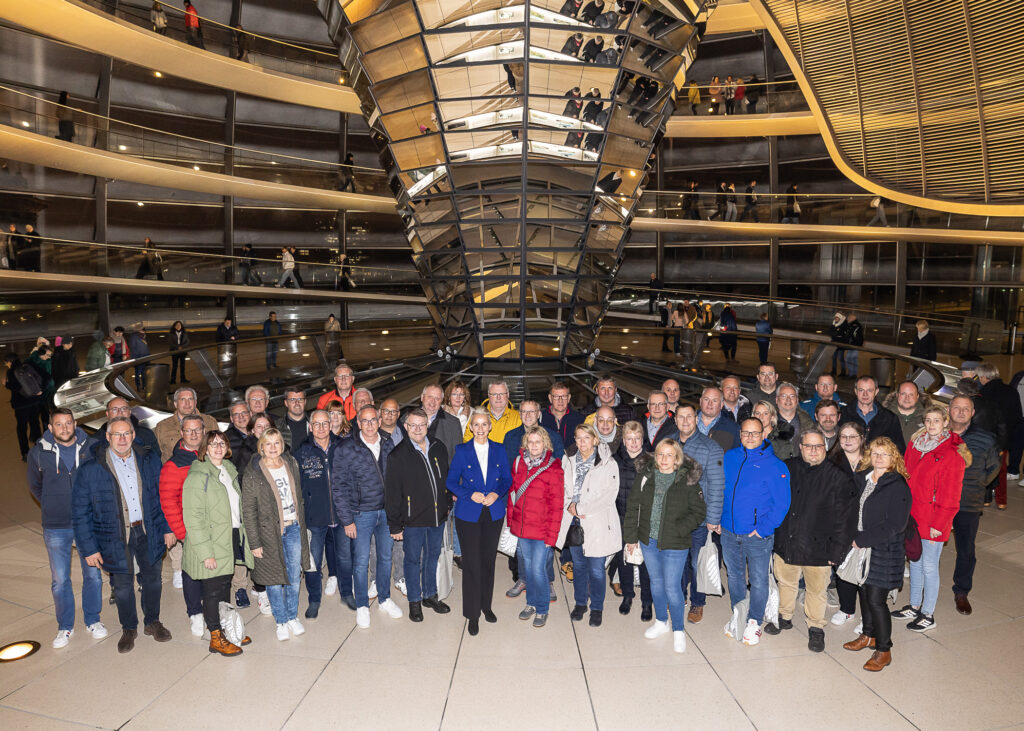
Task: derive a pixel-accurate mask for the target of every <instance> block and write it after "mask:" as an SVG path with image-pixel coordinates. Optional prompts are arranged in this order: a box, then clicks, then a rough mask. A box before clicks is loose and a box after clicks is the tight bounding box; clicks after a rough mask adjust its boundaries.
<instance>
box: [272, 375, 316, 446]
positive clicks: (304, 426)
mask: <svg viewBox="0 0 1024 731" xmlns="http://www.w3.org/2000/svg"><path fill="white" fill-rule="evenodd" d="M278 423H280V422H278ZM284 425H285V428H284V429H282V430H281V431H282V432H283V433H284V435H285V441H286V442H287V445H285V446H287V447H288V448H289V449H295V448H296V447H298V446H299V445H300V444H302V443H303V442H304V441H306V438H307V437H309V420H308V419H307V418H306V392H305V391H303V390H302V389H301V388H286V389H285V391H284Z"/></svg>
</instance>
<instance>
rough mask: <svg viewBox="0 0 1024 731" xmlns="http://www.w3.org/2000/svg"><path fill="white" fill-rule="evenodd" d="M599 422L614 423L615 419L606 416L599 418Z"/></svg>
mask: <svg viewBox="0 0 1024 731" xmlns="http://www.w3.org/2000/svg"><path fill="white" fill-rule="evenodd" d="M597 423H598V424H614V423H615V419H614V418H608V417H607V416H606V417H605V418H603V419H598V420H597Z"/></svg>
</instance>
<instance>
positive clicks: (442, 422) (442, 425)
mask: <svg viewBox="0 0 1024 731" xmlns="http://www.w3.org/2000/svg"><path fill="white" fill-rule="evenodd" d="M443 401H444V391H443V390H442V389H441V387H440V386H438V385H437V384H436V383H431V384H430V385H428V386H424V388H423V390H422V391H421V392H420V404H422V406H423V410H424V411H425V412H426V414H427V422H428V424H429V426H428V427H427V439H429V440H430V441H432V442H433V441H439V442H441V444H443V445H444V448H445V451H447V452H448V462H449V464H450V463H451V461H452V457H453V456H454V455H455V447H457V446H458V445H460V444H462V424H460V423H459V420H458V417H455V416H452V415H451V414H449V413H448V412H447V411H445V410H444V409H442V408H441V403H442V402H443Z"/></svg>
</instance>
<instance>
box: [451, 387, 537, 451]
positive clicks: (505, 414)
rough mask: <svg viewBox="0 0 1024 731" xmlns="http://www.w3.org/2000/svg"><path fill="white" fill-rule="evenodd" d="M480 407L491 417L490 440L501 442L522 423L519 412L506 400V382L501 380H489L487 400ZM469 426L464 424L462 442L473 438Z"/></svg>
mask: <svg viewBox="0 0 1024 731" xmlns="http://www.w3.org/2000/svg"><path fill="white" fill-rule="evenodd" d="M480 408H482V409H485V410H486V411H487V414H488V416H490V417H491V434H490V437H489V439H490V440H491V441H492V442H497V443H498V444H503V443H504V441H505V435H506V434H508V433H509V432H510V431H512V430H513V429H515V428H516V427H517V426H520V425H521V424H522V423H523V420H522V419H521V418H520V417H519V412H518V411H516V410H515V409H514V408H512V404H510V403H509V402H508V384H507V383H505V382H504V381H502V380H495V381H491V382H490V383H489V384H488V385H487V400H486V401H484V402H483V403H482V404H481V405H480ZM470 421H472V419H471V420H470ZM470 426H471V424H466V430H465V431H464V432H463V433H462V441H464V442H468V441H469V440H470V439H472V438H473V432H472V431H471V430H470V428H469V427H470Z"/></svg>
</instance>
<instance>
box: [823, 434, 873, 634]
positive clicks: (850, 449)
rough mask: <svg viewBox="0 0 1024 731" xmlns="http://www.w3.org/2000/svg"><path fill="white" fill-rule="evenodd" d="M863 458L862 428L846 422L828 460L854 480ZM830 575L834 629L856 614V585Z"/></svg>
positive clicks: (834, 573)
mask: <svg viewBox="0 0 1024 731" xmlns="http://www.w3.org/2000/svg"><path fill="white" fill-rule="evenodd" d="M865 456H866V455H865V452H864V427H863V426H861V425H860V423H859V422H856V421H848V422H846V423H845V424H843V425H842V426H841V427H839V434H838V438H837V439H836V443H835V445H834V446H833V447H832V452H831V453H830V454H829V456H828V458H829V459H830V460H831V461H832V462H833V463H834V464H835V465H836V466H837V467H839V469H841V470H842V471H843V472H844V473H845V474H847V475H849V476H850V477H852V478H854V479H855V480H856V479H857V472H859V471H860V469H861V467H860V465H861V463H863V462H864V458H865ZM859 484H860V483H858V485H859ZM832 575H833V576H834V577H835V580H836V594H838V595H839V611H838V612H836V613H835V614H833V615H832V620H831V621H832V624H834V625H835V626H836V627H841V626H843V625H844V624H846V623H847V622H848V621H850V620H851V619H853V615H854V614H856V612H857V585H856V584H851V583H850V582H849V581H844V580H843V579H841V578H839V576H838V575H837V574H836V571H835V567H833V568H832Z"/></svg>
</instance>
